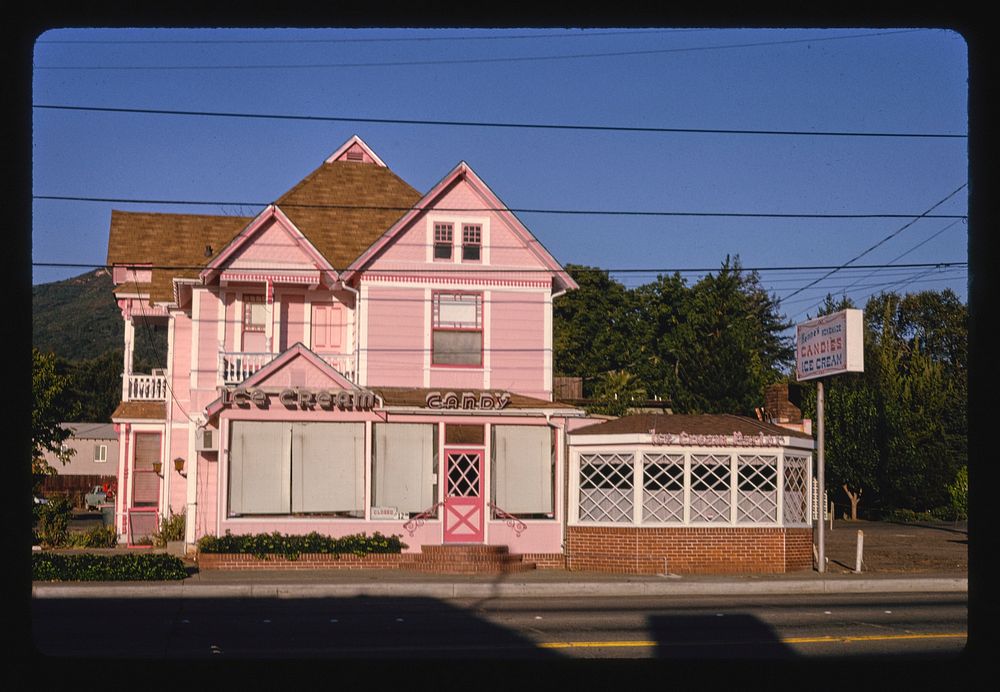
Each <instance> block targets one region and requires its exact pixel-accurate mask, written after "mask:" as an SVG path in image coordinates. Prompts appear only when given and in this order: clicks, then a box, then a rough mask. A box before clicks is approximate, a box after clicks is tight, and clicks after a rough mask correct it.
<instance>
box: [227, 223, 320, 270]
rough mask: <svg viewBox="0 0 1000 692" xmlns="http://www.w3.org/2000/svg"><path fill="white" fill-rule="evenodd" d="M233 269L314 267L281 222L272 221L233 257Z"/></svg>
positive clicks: (231, 263)
mask: <svg viewBox="0 0 1000 692" xmlns="http://www.w3.org/2000/svg"><path fill="white" fill-rule="evenodd" d="M229 266H230V267H231V268H233V269H243V268H247V269H251V268H252V269H259V268H261V267H289V266H294V267H299V266H301V267H309V268H311V267H313V263H312V261H311V260H310V258H309V257H308V256H306V254H305V253H304V252H303V250H302V247H301V246H300V245H299V244H298V243H297V242H296V241H295V239H294V238H292V236H291V234H290V233H289V231H287V230H286V229H285V228H284V227H283V226H282V225H281V224H280V223H279V222H277V221H271V222H270V223H268V224H267V225H266V226H265V227H264V228H263V229H261V230H260V231H259V232H258V233H257V235H256V236H254V238H253V239H252V242H250V243H247V244H246V245H244V246H243V247H242V248H240V250H239V252H238V253H236V255H235V256H234V257H233V259H232V260H231V262H230V265H229Z"/></svg>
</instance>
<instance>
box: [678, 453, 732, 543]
mask: <svg viewBox="0 0 1000 692" xmlns="http://www.w3.org/2000/svg"><path fill="white" fill-rule="evenodd" d="M688 463H689V466H690V469H691V473H690V476H689V480H688V482H689V483H690V486H689V487H690V494H689V497H688V502H689V508H690V511H689V515H688V523H689V524H690V525H692V526H719V525H733V524H735V523H736V503H735V502H734V500H735V497H734V488H735V484H736V468H735V464H734V455H733V454H732V453H726V452H720V451H718V450H705V451H700V450H699V451H693V452H691V453H690V455H689V461H688ZM702 465H704V466H706V467H712V466H716V467H719V468H720V469H721V470H720V471H718V472H712V474H711V478H710V481H711V484H712V486H713V487H710V488H708V489H706V490H696V489H695V487H694V484H695V469H696V468H698V467H700V466H702ZM712 479H714V480H712ZM723 479H724V482H725V483H726V488H725V492H721V491H720V490H719V489H718V488H717V487H715V486H718V485H719V484H720V483H721V482H723ZM699 480H700V479H699ZM696 493H699V494H700V495H697V498H698V499H701V498H710V497H711V495H709V493H711V494H712V495H714V496H715V499H714V500H712V499H708V500H707V506H708V508H709V509H715V508H717V507H718V508H719V509H718V511H717V513H716V514H715V517H722V519H714V518H713V519H705V518H703V517H706V516H708V514H707V512H706V511H702V510H700V509H699V510H695V506H694V502H695V499H696ZM723 498H725V507H724V508H723V507H722V506H721V503H722V501H723Z"/></svg>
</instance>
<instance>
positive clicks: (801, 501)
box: [781, 455, 809, 524]
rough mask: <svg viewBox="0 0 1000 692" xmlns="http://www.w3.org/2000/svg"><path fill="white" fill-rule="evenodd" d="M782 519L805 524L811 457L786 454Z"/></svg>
mask: <svg viewBox="0 0 1000 692" xmlns="http://www.w3.org/2000/svg"><path fill="white" fill-rule="evenodd" d="M784 466H785V472H784V496H783V497H782V501H781V503H782V508H783V511H782V519H783V521H784V523H786V524H803V523H805V522H806V521H807V517H808V516H809V515H808V510H809V508H808V505H807V499H808V497H809V496H808V494H807V491H808V474H807V471H808V467H809V457H798V456H787V455H786V456H785V464H784Z"/></svg>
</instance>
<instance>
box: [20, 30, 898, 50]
mask: <svg viewBox="0 0 1000 692" xmlns="http://www.w3.org/2000/svg"><path fill="white" fill-rule="evenodd" d="M576 31H577V33H563V34H518V35H504V36H455V35H448V36H396V37H391V38H390V37H382V38H373V37H365V38H242V39H48V40H44V41H37V42H36V44H35V45H39V46H46V45H49V44H106V45H128V44H139V45H150V44H162V45H171V44H177V45H186V44H210V45H228V44H233V45H239V44H257V43H260V44H274V43H407V42H417V43H423V42H433V41H448V42H449V43H451V42H454V41H512V40H523V39H551V38H595V37H596V38H600V37H604V36H636V35H644V34H669V33H678V32H684V33H691V32H698V31H716V29H636V30H635V31H587V32H586V33H583V32H584V30H582V29H577V30H576ZM906 31H913V30H912V29H908V30H906ZM889 33H904V32H902V31H896V32H889ZM841 38H852V37H841ZM857 38H860V36H857ZM824 40H828V39H824Z"/></svg>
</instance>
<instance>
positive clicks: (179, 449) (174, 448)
mask: <svg viewBox="0 0 1000 692" xmlns="http://www.w3.org/2000/svg"><path fill="white" fill-rule="evenodd" d="M178 457H180V458H181V459H184V461H185V465H184V468H185V469H186V470H187V469H190V468H191V466H192V464H191V459H190V458H189V457H188V436H187V429H186V428H176V429H174V430H173V434H172V435H171V437H170V450H169V454H167V458H166V459H165V460H164V462H163V476H164V477H167V476H168V475H169V477H170V497H169V498H168V504H169V508H170V511H172V512H173V513H174V514H180V513H182V512H183V511H184V508H185V506H186V505H187V478H185V477H184V476H182V475H181V474H179V473H177V470H176V469H175V468H174V459H176V458H178ZM185 472H186V471H185ZM169 515H170V513H169V512H167V516H169Z"/></svg>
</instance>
